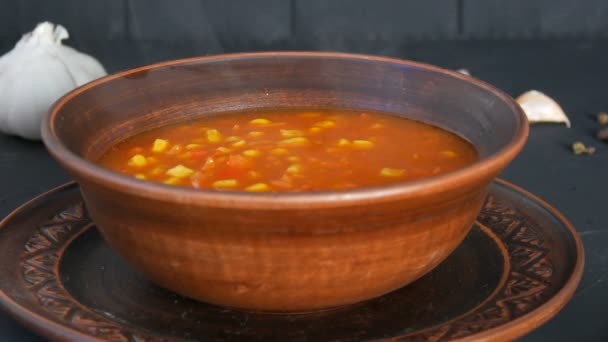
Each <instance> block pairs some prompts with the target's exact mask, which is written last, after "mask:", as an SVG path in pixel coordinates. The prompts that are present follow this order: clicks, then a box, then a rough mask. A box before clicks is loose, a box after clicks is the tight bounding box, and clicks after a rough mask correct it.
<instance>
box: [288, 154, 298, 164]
mask: <svg viewBox="0 0 608 342" xmlns="http://www.w3.org/2000/svg"><path fill="white" fill-rule="evenodd" d="M287 161H289V162H292V163H295V162H299V161H300V157H298V156H290V157H287Z"/></svg>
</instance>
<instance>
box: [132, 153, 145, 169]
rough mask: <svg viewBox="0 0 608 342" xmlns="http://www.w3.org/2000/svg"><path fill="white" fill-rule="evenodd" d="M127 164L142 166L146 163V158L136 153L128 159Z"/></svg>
mask: <svg viewBox="0 0 608 342" xmlns="http://www.w3.org/2000/svg"><path fill="white" fill-rule="evenodd" d="M129 165H131V166H135V167H144V166H146V165H148V161H147V160H146V157H144V156H142V155H141V154H136V155H134V156H133V157H131V159H129Z"/></svg>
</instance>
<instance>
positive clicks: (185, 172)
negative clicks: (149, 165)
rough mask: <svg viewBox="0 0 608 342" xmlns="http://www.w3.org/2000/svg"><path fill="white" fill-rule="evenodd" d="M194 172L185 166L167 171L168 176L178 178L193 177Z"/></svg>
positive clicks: (178, 166)
mask: <svg viewBox="0 0 608 342" xmlns="http://www.w3.org/2000/svg"><path fill="white" fill-rule="evenodd" d="M193 173H194V171H193V170H192V169H190V168H187V167H185V166H184V165H181V164H180V165H177V166H175V167H174V168H171V169H169V170H167V172H166V174H167V175H169V176H173V177H177V178H186V177H190V176H192V174H193Z"/></svg>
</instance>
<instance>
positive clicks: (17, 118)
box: [0, 22, 106, 140]
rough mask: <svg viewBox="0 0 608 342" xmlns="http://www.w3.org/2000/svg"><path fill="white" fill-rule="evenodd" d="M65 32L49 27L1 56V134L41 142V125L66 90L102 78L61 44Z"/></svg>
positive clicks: (92, 63) (86, 59)
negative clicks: (43, 116)
mask: <svg viewBox="0 0 608 342" xmlns="http://www.w3.org/2000/svg"><path fill="white" fill-rule="evenodd" d="M66 38H68V31H67V30H66V29H65V28H64V27H63V26H61V25H56V26H55V25H54V24H52V23H49V22H44V23H40V24H38V26H36V28H35V29H34V31H32V32H30V33H27V34H25V35H23V37H22V38H21V40H19V42H17V44H16V45H15V47H14V48H13V49H12V50H11V51H9V52H8V53H6V54H5V55H3V56H2V57H0V132H3V133H6V134H11V135H18V136H21V137H23V138H26V139H32V140H39V139H40V121H41V118H42V115H43V114H44V113H45V112H46V111H48V110H49V109H50V106H51V105H52V104H53V102H55V101H56V100H57V99H59V98H60V97H61V96H63V95H65V94H66V93H67V92H69V91H70V90H72V89H74V88H76V87H78V86H80V85H83V84H85V83H87V82H89V81H92V80H94V79H96V78H99V77H101V76H105V75H106V71H105V69H104V68H103V66H102V65H101V64H100V63H99V62H98V61H97V60H96V59H95V58H93V57H91V56H89V55H86V54H84V53H81V52H78V51H76V50H75V49H73V48H71V47H68V46H65V45H62V44H61V41H62V40H64V39H66Z"/></svg>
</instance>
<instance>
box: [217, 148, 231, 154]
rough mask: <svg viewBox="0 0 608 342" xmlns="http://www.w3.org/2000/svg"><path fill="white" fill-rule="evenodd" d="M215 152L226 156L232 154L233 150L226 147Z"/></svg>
mask: <svg viewBox="0 0 608 342" xmlns="http://www.w3.org/2000/svg"><path fill="white" fill-rule="evenodd" d="M215 150H216V151H218V152H219V153H224V154H228V153H230V152H232V149H230V148H228V147H224V146H220V147H218V148H216V149H215Z"/></svg>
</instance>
